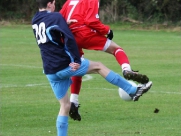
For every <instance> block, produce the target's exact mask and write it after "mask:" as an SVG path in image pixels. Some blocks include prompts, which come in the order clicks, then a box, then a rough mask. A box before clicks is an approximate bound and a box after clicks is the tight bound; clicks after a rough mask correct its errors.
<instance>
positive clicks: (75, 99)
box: [70, 94, 79, 106]
mask: <svg viewBox="0 0 181 136" xmlns="http://www.w3.org/2000/svg"><path fill="white" fill-rule="evenodd" d="M78 98H79V95H78V94H71V95H70V102H73V103H74V104H75V105H76V106H78V105H79V99H78Z"/></svg>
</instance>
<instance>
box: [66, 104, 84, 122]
mask: <svg viewBox="0 0 181 136" xmlns="http://www.w3.org/2000/svg"><path fill="white" fill-rule="evenodd" d="M79 107H80V105H77V106H76V105H75V104H74V103H73V102H71V107H70V111H69V116H70V117H71V118H72V119H73V120H77V121H81V116H80V114H79V111H78V109H79Z"/></svg>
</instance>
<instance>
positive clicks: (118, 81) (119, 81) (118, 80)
mask: <svg viewBox="0 0 181 136" xmlns="http://www.w3.org/2000/svg"><path fill="white" fill-rule="evenodd" d="M105 79H106V80H107V81H108V82H110V83H111V84H113V85H116V86H118V87H120V88H122V89H123V90H124V91H125V92H127V93H128V94H135V93H136V90H137V87H134V86H132V85H131V84H130V83H129V82H128V81H127V80H126V79H124V78H123V77H121V76H120V75H119V74H117V73H114V72H113V71H110V72H109V74H108V75H107V76H106V78H105Z"/></svg>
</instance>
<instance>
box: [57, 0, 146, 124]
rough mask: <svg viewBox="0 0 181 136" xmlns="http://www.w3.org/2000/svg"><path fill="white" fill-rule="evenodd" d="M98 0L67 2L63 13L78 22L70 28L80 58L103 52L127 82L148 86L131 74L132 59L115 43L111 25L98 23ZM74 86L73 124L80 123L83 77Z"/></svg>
mask: <svg viewBox="0 0 181 136" xmlns="http://www.w3.org/2000/svg"><path fill="white" fill-rule="evenodd" d="M98 11H99V0H67V1H66V2H65V4H64V5H63V7H62V9H61V10H60V13H61V14H62V16H63V17H64V18H65V20H66V21H67V22H68V21H69V20H70V19H75V20H77V22H76V23H72V24H71V25H69V28H70V29H71V31H72V33H73V35H74V37H75V40H76V42H77V45H78V49H79V52H80V55H81V56H83V55H84V52H83V50H82V49H87V50H98V51H104V52H107V53H109V54H112V55H114V57H115V58H116V60H117V62H118V63H119V65H120V66H121V68H122V72H123V76H124V78H126V79H128V80H134V81H137V82H139V83H142V84H144V83H147V82H148V81H149V78H148V77H147V76H146V75H142V74H140V73H138V72H135V71H132V69H131V66H130V62H129V59H128V57H127V55H126V53H125V51H124V50H123V49H122V48H121V47H120V46H119V45H118V44H116V43H115V42H113V41H112V38H113V31H112V30H111V29H110V27H109V26H108V25H105V24H103V23H102V22H101V21H100V19H99V14H98ZM72 81H73V84H72V85H71V96H70V101H71V110H70V113H69V115H70V117H71V118H73V119H74V120H79V121H80V120H81V116H80V114H79V112H78V108H79V102H78V96H79V92H80V88H81V83H82V77H78V76H74V77H72Z"/></svg>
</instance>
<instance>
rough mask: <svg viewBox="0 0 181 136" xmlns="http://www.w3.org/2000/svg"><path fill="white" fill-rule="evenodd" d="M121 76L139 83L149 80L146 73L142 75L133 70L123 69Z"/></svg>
mask: <svg viewBox="0 0 181 136" xmlns="http://www.w3.org/2000/svg"><path fill="white" fill-rule="evenodd" d="M123 76H124V78H125V79H127V80H133V81H136V82H138V83H141V84H145V83H148V82H149V78H148V77H147V76H146V75H142V74H140V73H138V72H135V71H128V70H124V71H123Z"/></svg>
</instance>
